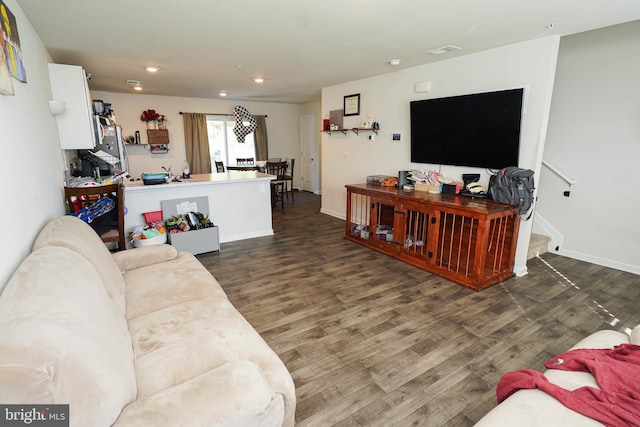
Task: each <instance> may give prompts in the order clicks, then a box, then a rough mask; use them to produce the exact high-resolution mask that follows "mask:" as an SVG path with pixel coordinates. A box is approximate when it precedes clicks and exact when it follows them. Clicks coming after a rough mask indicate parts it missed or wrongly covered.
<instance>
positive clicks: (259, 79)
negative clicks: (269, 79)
mask: <svg viewBox="0 0 640 427" xmlns="http://www.w3.org/2000/svg"><path fill="white" fill-rule="evenodd" d="M253 81H254V82H256V83H262V82H263V81H264V79H263V78H262V77H255V78H254V79H253Z"/></svg>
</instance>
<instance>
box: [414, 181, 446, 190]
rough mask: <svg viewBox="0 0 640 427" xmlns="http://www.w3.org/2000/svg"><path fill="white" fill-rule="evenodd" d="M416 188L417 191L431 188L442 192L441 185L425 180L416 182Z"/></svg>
mask: <svg viewBox="0 0 640 427" xmlns="http://www.w3.org/2000/svg"><path fill="white" fill-rule="evenodd" d="M415 190H416V191H425V192H428V191H430V190H434V191H437V192H438V193H439V192H440V186H439V185H431V184H426V183H424V182H416V183H415Z"/></svg>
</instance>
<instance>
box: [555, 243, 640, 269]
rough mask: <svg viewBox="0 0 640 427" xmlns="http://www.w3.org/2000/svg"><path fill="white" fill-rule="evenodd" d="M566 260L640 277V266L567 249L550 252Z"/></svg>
mask: <svg viewBox="0 0 640 427" xmlns="http://www.w3.org/2000/svg"><path fill="white" fill-rule="evenodd" d="M550 252H552V253H556V254H558V255H562V256H566V257H567V258H573V259H577V260H578V261H585V262H590V263H591V264H596V265H601V266H603V267H609V268H613V269H616V270H621V271H626V272H627V273H632V274H638V275H640V265H633V264H627V263H624V262H620V261H615V260H612V259H607V258H602V257H598V256H595V255H589V254H585V253H582V252H577V251H571V250H568V249H560V250H558V251H550Z"/></svg>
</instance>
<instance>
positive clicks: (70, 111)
mask: <svg viewBox="0 0 640 427" xmlns="http://www.w3.org/2000/svg"><path fill="white" fill-rule="evenodd" d="M49 79H50V80H51V93H52V95H53V101H56V102H57V103H58V104H59V105H60V104H63V106H64V109H63V111H62V112H61V113H60V112H56V113H59V114H58V115H56V121H57V123H58V135H59V137H60V145H61V146H62V148H63V149H65V150H71V149H91V148H94V147H95V138H94V129H93V120H92V119H93V115H92V112H91V96H90V94H89V86H88V85H87V76H86V74H85V72H84V70H83V69H82V67H80V66H77V65H64V64H49ZM54 114H55V113H54Z"/></svg>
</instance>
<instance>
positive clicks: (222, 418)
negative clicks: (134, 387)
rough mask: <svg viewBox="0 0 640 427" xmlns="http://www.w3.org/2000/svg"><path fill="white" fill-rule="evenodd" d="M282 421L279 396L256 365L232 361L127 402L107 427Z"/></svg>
mask: <svg viewBox="0 0 640 427" xmlns="http://www.w3.org/2000/svg"><path fill="white" fill-rule="evenodd" d="M283 420H284V399H283V397H282V395H281V394H278V393H276V392H275V391H273V389H272V388H271V386H270V385H269V384H268V383H267V380H266V379H265V377H264V375H263V374H262V371H261V370H260V368H259V367H258V366H257V365H256V364H254V363H251V362H249V361H246V360H237V361H233V362H228V363H226V364H224V365H222V366H220V367H218V368H216V369H213V370H211V371H208V372H205V373H203V374H202V375H199V376H197V377H195V378H193V379H191V380H189V381H186V382H184V383H182V384H178V385H175V386H173V387H170V388H168V389H165V390H163V391H161V392H159V393H156V394H153V395H151V396H148V397H142V398H140V399H139V400H136V401H134V402H131V403H130V404H129V405H127V406H125V407H124V409H123V410H122V412H121V413H120V416H119V417H118V419H117V420H116V422H115V423H114V424H113V426H112V427H123V426H155V427H164V426H167V427H173V426H177V425H188V426H190V427H199V426H203V427H204V426H220V427H222V426H229V427H230V426H238V425H246V426H249V425H252V426H253V425H255V426H258V425H259V426H281V425H282V423H283Z"/></svg>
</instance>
